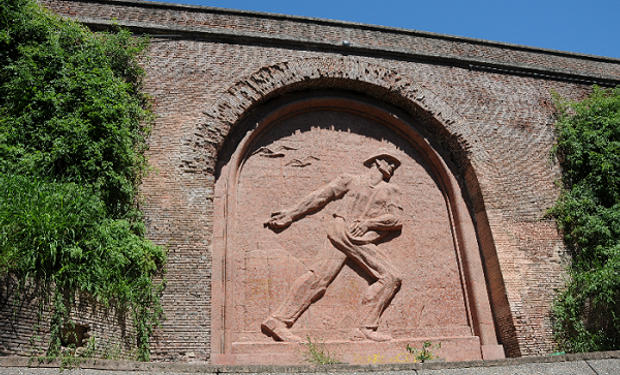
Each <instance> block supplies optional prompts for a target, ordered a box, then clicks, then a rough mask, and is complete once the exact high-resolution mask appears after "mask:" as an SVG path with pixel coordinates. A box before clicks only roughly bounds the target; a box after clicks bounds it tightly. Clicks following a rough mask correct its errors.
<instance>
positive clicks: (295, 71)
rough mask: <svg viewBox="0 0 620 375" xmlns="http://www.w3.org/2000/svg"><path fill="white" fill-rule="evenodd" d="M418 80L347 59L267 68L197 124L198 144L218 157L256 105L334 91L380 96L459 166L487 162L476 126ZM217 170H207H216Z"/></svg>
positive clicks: (231, 90)
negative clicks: (411, 119) (420, 126)
mask: <svg viewBox="0 0 620 375" xmlns="http://www.w3.org/2000/svg"><path fill="white" fill-rule="evenodd" d="M415 81H416V80H415V77H410V76H406V75H403V74H400V73H398V72H396V71H394V70H392V69H389V68H387V67H384V66H380V65H377V64H371V63H368V62H365V61H360V60H357V59H354V58H348V57H342V58H309V59H300V60H293V61H285V62H281V63H278V64H275V65H270V66H265V67H263V68H261V69H259V70H258V71H255V72H253V73H252V74H250V75H249V76H247V77H246V78H244V79H241V80H239V81H238V82H237V83H236V84H235V85H233V86H231V87H230V88H229V89H228V90H226V92H224V93H222V95H221V96H220V98H219V99H218V100H217V101H216V102H215V103H213V104H211V105H210V106H209V107H208V108H207V109H206V111H205V112H204V117H203V118H202V119H200V121H199V122H198V133H199V134H200V138H201V139H200V140H199V141H197V142H196V143H197V144H199V145H200V148H202V149H203V150H204V151H206V152H207V153H209V154H211V155H216V154H217V153H218V152H219V150H220V149H221V148H222V146H223V144H224V141H225V139H226V137H227V135H228V133H229V132H230V130H231V129H232V128H234V126H235V125H236V124H238V123H239V122H240V121H241V120H242V119H243V118H244V117H245V116H246V115H247V114H248V113H249V112H250V111H251V109H252V108H254V107H255V106H256V105H260V104H261V103H264V102H265V101H267V100H269V99H271V98H274V97H277V96H279V95H283V94H286V93H290V92H294V91H301V90H305V89H312V88H321V89H329V88H335V89H344V90H350V91H353V92H360V93H364V94H366V95H369V96H373V97H376V98H378V99H380V100H383V101H386V102H388V103H390V104H393V105H395V106H397V107H399V108H401V109H403V110H405V111H406V112H408V113H409V114H411V115H413V117H414V118H416V119H418V120H420V122H421V123H422V124H423V125H424V126H426V127H427V130H429V131H430V132H431V133H434V134H436V135H437V136H438V138H439V140H440V141H441V142H442V144H443V145H444V147H446V148H447V149H448V151H450V152H451V153H452V155H453V157H454V158H455V162H456V163H457V165H458V166H459V167H460V168H463V167H465V166H466V165H468V164H470V163H473V164H477V162H476V160H475V159H478V160H484V159H486V158H487V157H488V156H487V153H486V151H485V150H484V149H483V148H481V147H479V145H480V144H481V142H479V140H478V136H477V135H476V133H475V132H474V131H473V129H472V127H471V126H470V125H469V124H468V123H466V122H465V121H464V120H462V119H461V117H460V115H459V114H458V113H457V112H456V111H454V110H453V109H452V108H451V107H450V106H449V105H447V104H446V103H445V102H444V101H443V100H441V98H440V97H439V96H438V95H436V94H434V93H433V92H432V91H431V90H428V89H426V88H423V87H421V86H419V85H417V84H416V83H415ZM210 159H211V160H214V158H210ZM203 160H205V161H206V160H209V158H204V159H203ZM213 163H215V162H213ZM214 167H215V166H214V165H209V166H208V168H209V169H211V170H212V169H213V168H214Z"/></svg>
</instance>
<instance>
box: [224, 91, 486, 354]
mask: <svg viewBox="0 0 620 375" xmlns="http://www.w3.org/2000/svg"><path fill="white" fill-rule="evenodd" d="M321 103H323V104H322V105H316V104H315V105H314V106H312V107H311V108H308V107H307V106H306V107H304V106H300V107H299V109H296V110H295V109H293V110H291V109H290V108H289V109H288V110H287V111H284V112H282V113H281V114H279V115H275V116H274V115H272V116H271V117H270V120H268V121H265V123H264V124H262V128H261V125H260V124H259V127H258V128H257V129H256V130H254V131H253V132H250V133H249V135H248V136H246V138H245V140H244V141H242V145H240V147H239V149H238V151H237V153H236V156H235V157H233V158H231V161H230V162H229V165H228V166H227V167H226V168H224V169H223V171H224V172H223V173H222V176H221V177H220V179H221V180H225V181H226V189H225V190H226V192H225V194H224V193H222V196H225V197H226V199H222V203H221V206H223V207H222V208H220V210H221V212H226V215H227V216H228V217H227V218H226V223H225V226H226V228H225V230H224V234H223V237H225V238H223V239H222V241H221V243H220V244H219V247H218V248H219V249H220V250H219V251H220V253H221V254H223V257H224V259H223V261H222V264H225V265H226V266H225V270H224V273H225V276H223V277H224V279H225V280H226V281H225V283H223V285H222V288H221V289H222V296H221V298H220V299H218V298H215V302H216V303H217V302H218V301H219V303H220V304H222V305H225V306H223V307H222V312H223V316H224V317H225V318H224V320H225V322H223V324H222V326H221V328H222V329H223V330H224V333H223V335H222V337H221V341H222V345H221V348H222V351H221V353H220V354H229V355H230V354H232V355H236V362H237V363H269V362H270V361H284V362H286V361H289V362H294V361H295V357H296V356H298V355H299V350H298V349H295V351H291V347H290V346H289V347H287V346H286V345H295V344H291V343H290V342H295V341H298V340H299V339H303V340H304V341H305V340H307V338H310V339H312V340H313V341H322V342H326V343H328V344H330V345H335V346H336V347H338V348H339V350H341V351H343V352H346V353H347V354H346V355H345V357H347V356H348V357H347V358H348V359H349V361H352V359H351V358H353V357H351V356H353V355H354V354H355V355H357V356H358V357H359V358H362V357H363V356H365V355H370V354H372V353H374V352H376V351H377V350H379V349H377V348H380V347H383V348H391V349H389V350H390V353H386V354H385V355H388V356H394V355H395V356H398V354H399V351H400V352H403V351H404V348H405V346H406V344H407V343H408V342H416V341H418V342H419V341H420V340H426V339H430V340H433V341H436V342H440V341H442V340H443V341H444V342H445V343H446V344H444V345H447V347H448V348H450V347H453V349H450V350H452V351H451V352H450V350H448V349H445V350H448V351H447V352H446V355H447V356H448V357H449V359H480V341H479V339H478V337H476V334H475V332H474V331H475V330H474V327H473V326H472V315H471V312H470V308H471V305H470V303H469V302H468V295H467V293H468V292H467V290H468V289H467V288H468V287H467V285H468V284H467V281H466V280H465V279H466V277H467V276H466V275H465V272H464V270H463V265H462V264H461V262H462V260H461V257H462V256H461V255H460V251H462V250H460V249H459V246H460V245H459V241H461V242H462V239H461V240H459V238H458V236H457V233H456V230H455V223H454V221H455V215H454V213H453V212H452V211H453V208H451V206H450V205H451V204H453V203H451V199H450V197H449V196H448V193H447V192H446V188H445V186H444V185H445V181H444V180H445V178H443V179H442V177H441V176H440V175H439V174H440V172H438V166H437V165H435V164H437V162H436V161H434V162H433V161H432V160H431V158H429V156H428V155H427V154H425V153H427V152H428V151H427V150H422V149H421V148H420V147H419V145H416V144H415V142H412V141H411V138H410V136H409V135H408V134H406V133H405V132H403V131H401V130H400V129H398V128H397V127H395V126H393V125H392V124H390V123H389V122H388V121H389V116H388V115H387V114H386V113H385V112H382V111H378V110H377V109H376V108H374V109H372V110H365V108H366V107H364V106H363V105H361V104H359V103H358V104H357V105H350V103H349V105H343V103H344V104H347V103H348V102H347V101H344V102H337V101H336V102H330V101H324V102H321ZM330 103H332V104H330ZM376 155H389V157H383V159H385V160H386V161H387V162H386V164H385V165H388V164H390V163H391V164H394V163H396V164H398V165H391V167H392V170H390V173H387V174H386V173H383V178H382V177H381V176H382V175H381V172H378V173H379V174H378V176H379V178H378V179H376V181H375V182H376V183H377V185H376V186H382V189H383V191H385V192H383V193H376V194H375V193H374V192H375V191H376V189H378V187H374V186H372V187H368V186H366V185H368V184H369V182H368V181H370V179H371V178H370V177H369V176H371V175H372V173H373V171H374V173H377V171H379V170H380V169H381V168H380V167H378V165H379V164H381V163H380V162H379V161H377V160H379V159H380V160H383V159H381V158H377V160H375V159H373V156H376ZM390 158H393V160H395V162H392V161H391V160H392V159H390ZM369 160H370V161H369ZM375 164H377V165H375ZM375 177H376V175H375ZM352 181H353V182H352ZM355 181H357V182H355ZM379 182H380V184H379ZM218 184H219V185H220V186H223V185H224V184H223V182H221V181H220V182H218ZM355 184H357V185H355ZM364 184H366V185H364ZM360 186H361V187H360ZM220 189H222V188H221V187H220ZM364 189H366V190H364ZM369 189H370V190H369ZM372 189H375V190H372ZM362 190H364V191H371V193H368V194H375V195H377V196H378V195H380V194H383V195H384V197H383V198H382V200H381V199H378V198H370V199H366V198H367V197H366V198H365V197H364V194H365V193H364V194H363V193H360V191H362ZM386 192H387V193H386ZM375 195H373V197H375ZM386 197H387V198H386ZM364 199H366V200H364ZM379 200H381V202H383V204H384V206H385V207H386V208H384V209H383V211H381V212H378V213H373V214H367V215H366V218H369V220H370V219H373V220H374V219H377V218H378V217H379V216H381V218H382V220H383V222H382V223H380V224H377V221H378V220H379V219H377V220H374V221H373V220H370V221H372V222H373V223H374V224H373V225H375V226H376V227H374V228H372V229H368V228H364V229H365V230H364V231H363V232H372V230H373V229H374V230H375V232H373V233H375V234H376V233H379V235H377V236H370V234H369V235H367V236H366V237H368V238H370V240H368V241H366V242H364V243H363V244H362V242H359V243H358V242H356V237H355V236H352V235H350V233H352V232H353V229H351V228H352V226H353V225H354V224H353V222H354V221H355V218H354V217H346V216H352V215H353V214H343V213H342V212H344V211H346V212H350V211H352V210H353V211H355V210H357V211H360V210H361V211H364V210H366V211H364V212H368V211H369V209H367V208H361V207H362V205H366V206H364V207H367V206H368V205H372V204H375V203H376V202H378V201H379ZM453 200H454V199H452V201H453ZM347 202H349V203H347ZM351 202H353V203H351ZM359 202H362V203H359ZM386 202H387V203H386ZM347 205H348V206H347ZM343 206H347V207H345V208H343ZM388 206H389V207H388ZM351 207H353V209H352V208H351ZM347 210H348V211H347ZM286 213H288V214H290V216H291V217H290V219H289V220H288V221H287V222H285V223H283V224H282V223H279V224H274V223H275V222H276V221H278V220H280V219H282V218H283V217H284V216H285V215H284V214H286ZM392 214H394V215H392ZM343 216H345V217H343ZM274 218H277V219H278V220H276V219H274ZM392 218H394V219H392ZM390 220H392V221H390ZM394 220H396V221H394ZM285 221H286V220H285ZM358 221H359V220H358ZM370 221H369V222H370ZM379 221H381V220H379ZM457 224H458V223H457ZM381 225H383V226H381ZM339 226H340V227H342V228H344V229H342V230H343V231H344V232H347V231H348V233H349V235H348V238H349V239H350V240H351V241H352V244H349V245H342V243H341V241H340V240H338V239H334V238H335V237H338V234H334V233H335V231H337V230H335V229H334V228H339ZM377 226H378V227H377ZM347 228H348V229H347ZM357 234H358V235H360V236H361V235H363V234H364V233H357ZM369 236H370V237H369ZM345 237H346V235H345ZM359 238H361V237H359ZM343 241H345V240H343ZM346 241H348V240H346ZM346 241H345V242H346ZM370 253H372V254H375V255H369V254H370ZM325 264H328V265H327V266H326V265H325ZM341 264H344V265H343V266H342V267H341V268H340V267H339V265H341ZM330 267H331V269H330ZM388 268H389V270H387V271H386V269H388ZM377 270H379V271H377ZM321 278H324V279H329V280H327V281H325V280H324V281H319V279H321ZM395 279H398V280H396V282H395V281H394V280H395ZM309 280H310V281H309ZM332 280H333V281H332ZM386 280H387V281H386ZM390 282H391V283H392V284H390ZM382 283H384V284H386V285H387V286H385V287H384V288H383V289H381V285H382ZM380 284H381V285H380ZM388 284H389V285H388ZM390 285H391V286H390ZM380 289H381V291H379V290H380ZM384 289H385V290H384ZM387 289H390V290H387ZM296 291H297V292H296ZM295 293H297V294H298V295H302V294H304V295H305V297H304V296H301V297H299V298H298V297H295V296H292V294H295ZM308 293H309V294H308ZM373 293H374V294H375V295H376V296H378V297H376V298H375V297H373ZM304 298H306V299H307V301H306V302H303V301H302V300H303V299H304ZM372 298H375V300H379V299H383V300H382V301H378V302H377V303H376V304H375V305H376V306H379V305H381V306H380V307H377V308H375V310H377V309H378V310H380V311H376V314H375V313H373V312H372V311H371V310H372V309H373V308H372V307H370V308H369V307H368V305H369V299H372ZM304 304H305V306H302V305H304ZM370 304H372V302H370ZM283 306H284V307H283ZM283 309H284V310H286V309H288V310H290V311H295V310H296V309H298V310H299V311H298V312H297V313H295V314H294V315H295V316H294V317H293V318H291V316H292V315H291V314H289V315H291V316H287V317H284V315H286V314H283V313H282V311H283ZM369 311H370V312H369ZM372 314H375V315H376V316H377V319H375V320H374V321H375V322H377V324H376V325H373V324H372V323H368V319H369V315H372ZM370 320H372V319H370ZM360 332H361V333H360ZM459 338H460V339H459ZM455 340H456V341H455ZM459 340H462V342H460V341H459ZM289 341H290V342H289ZM378 343H382V345H383V346H380V347H378V346H376V344H378ZM274 345H275V346H274ZM278 345H280V346H278ZM297 345H299V344H297ZM342 345H344V346H342ZM347 345H353V346H347ZM401 346H402V347H401ZM274 347H275V348H276V349H273V348H274ZM269 348H271V349H269ZM278 348H279V349H278ZM356 348H357V349H356ZM360 348H365V349H363V350H362V349H360ZM399 348H400V349H399ZM444 348H445V346H444ZM261 350H263V351H265V352H270V353H273V350H276V352H278V350H280V351H281V352H282V353H283V354H282V356H281V357H277V356H276V357H273V356H271V357H270V358H272V359H271V360H266V359H265V357H263V359H262V360H259V359H256V358H252V355H253V354H252V353H257V352H260V351H261ZM360 350H361V351H362V352H363V353H361V354H360ZM385 350H387V349H385ZM366 352H368V353H366ZM285 353H286V354H285ZM295 353H297V354H295ZM459 353H460V354H459ZM463 353H465V354H463ZM467 353H468V354H467ZM472 353H473V354H472ZM360 356H362V357H360ZM349 357H350V358H349ZM444 357H445V355H444ZM364 358H365V357H364ZM395 358H396V357H395ZM272 363H273V362H272Z"/></svg>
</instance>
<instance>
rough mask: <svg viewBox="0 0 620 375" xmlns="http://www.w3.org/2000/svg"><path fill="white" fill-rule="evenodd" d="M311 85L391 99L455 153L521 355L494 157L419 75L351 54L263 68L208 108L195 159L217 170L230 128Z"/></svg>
mask: <svg viewBox="0 0 620 375" xmlns="http://www.w3.org/2000/svg"><path fill="white" fill-rule="evenodd" d="M308 89H323V90H325V89H339V90H347V91H351V92H357V93H362V94H365V95H368V96H371V97H375V98H377V99H379V100H382V101H385V102H387V103H389V104H392V105H394V106H396V107H398V108H400V109H402V110H404V111H405V112H407V113H408V114H410V115H411V116H412V117H413V118H415V119H416V120H418V121H419V122H420V123H421V124H422V125H423V126H424V127H425V129H426V130H427V131H429V132H430V133H431V134H433V135H434V137H435V138H436V139H437V140H438V141H439V142H440V143H441V144H442V146H443V147H444V148H445V149H447V151H449V152H450V153H451V156H452V160H453V161H454V162H455V164H456V166H457V168H458V170H459V172H460V174H461V177H462V180H463V181H461V182H462V183H463V184H464V185H465V186H463V188H466V190H467V191H468V192H469V195H470V198H471V201H472V203H473V208H471V207H470V209H469V211H470V212H469V214H470V215H471V216H472V217H474V220H475V222H476V227H477V230H476V231H477V237H478V241H479V243H480V247H481V250H482V258H483V259H484V262H483V266H484V271H485V274H486V277H487V285H488V291H489V299H490V304H491V308H492V310H493V311H492V313H493V316H494V319H493V320H494V321H495V325H496V332H497V334H498V336H499V337H498V338H499V342H500V343H501V344H504V346H505V347H506V351H507V354H508V355H510V356H519V355H520V353H519V352H518V346H516V345H514V343H516V341H515V340H516V338H515V336H514V332H515V331H514V324H513V318H512V315H511V313H510V308H509V305H508V300H507V297H506V293H505V289H504V283H503V278H502V276H501V269H500V267H499V263H498V262H497V255H496V249H495V245H494V242H493V238H492V236H491V232H490V229H489V224H488V219H487V215H486V211H485V208H484V201H483V197H482V193H481V189H480V187H479V183H478V178H477V174H478V173H477V171H478V172H479V171H484V169H485V168H486V167H487V165H488V164H487V163H485V160H488V158H489V156H488V154H487V152H486V150H484V149H483V148H482V147H480V145H481V144H482V143H481V142H480V141H479V139H478V136H477V134H476V133H475V132H474V129H473V128H472V126H471V125H470V124H469V123H467V122H466V121H465V120H464V119H462V118H461V117H460V115H459V114H458V113H457V112H456V111H454V110H453V109H452V108H451V107H450V106H449V105H447V104H446V103H445V102H444V101H443V100H442V99H441V98H440V97H439V96H438V95H436V94H434V93H433V92H432V91H430V90H428V89H426V88H423V87H421V86H419V85H417V84H416V83H415V79H414V77H411V76H406V75H402V74H400V73H398V72H396V71H394V70H392V69H389V68H387V67H384V66H380V65H377V64H371V63H368V62H365V61H360V60H357V59H354V58H349V57H341V58H310V59H300V60H294V61H287V62H281V63H278V64H274V65H271V66H266V67H263V68H261V69H259V70H258V71H255V72H254V73H252V74H250V75H249V76H247V77H246V78H245V79H242V80H239V81H238V82H237V83H236V84H235V85H233V86H231V87H230V88H229V89H228V90H227V91H226V92H224V93H222V95H221V96H220V97H219V99H218V100H217V101H216V102H215V103H213V104H212V105H210V106H209V108H208V109H207V110H206V111H205V112H204V117H203V118H201V119H200V121H199V122H198V128H197V132H196V134H195V136H194V142H193V146H194V149H195V150H196V151H199V152H200V153H205V154H203V155H196V158H195V161H196V162H199V164H202V165H201V166H200V167H202V168H204V167H206V168H207V172H208V173H213V172H214V171H215V170H216V163H217V160H218V157H212V156H213V155H219V153H220V150H222V148H223V146H224V143H225V141H226V139H227V137H228V135H229V134H230V132H231V130H232V129H234V128H235V126H237V125H238V124H240V123H242V122H243V121H244V120H245V119H246V118H247V117H248V116H250V115H251V113H252V110H253V109H255V108H257V107H258V106H260V105H261V104H264V103H265V102H267V101H269V100H270V99H273V98H276V97H278V96H281V95H284V94H287V93H294V92H298V91H303V90H308ZM209 160H210V161H211V162H210V163H211V164H209ZM199 169H201V168H199ZM194 171H195V169H194ZM466 211H467V209H466Z"/></svg>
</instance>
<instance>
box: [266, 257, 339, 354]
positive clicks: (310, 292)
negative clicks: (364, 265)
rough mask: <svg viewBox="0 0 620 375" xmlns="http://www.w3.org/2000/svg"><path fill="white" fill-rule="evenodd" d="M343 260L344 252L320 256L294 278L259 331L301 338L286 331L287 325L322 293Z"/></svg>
mask: <svg viewBox="0 0 620 375" xmlns="http://www.w3.org/2000/svg"><path fill="white" fill-rule="evenodd" d="M346 259H347V256H346V255H345V254H343V253H341V252H339V251H332V253H331V254H330V256H329V257H328V258H324V259H323V260H321V261H320V262H319V263H318V264H317V265H316V267H313V268H312V269H311V270H310V271H307V272H306V273H304V274H303V275H301V276H300V277H299V278H297V280H295V283H293V286H292V287H291V289H290V290H289V292H288V294H287V296H286V299H285V300H284V302H283V303H282V304H281V305H280V307H278V309H277V310H276V311H275V312H274V313H273V314H272V315H271V316H270V317H269V318H268V319H267V320H265V321H264V322H263V324H262V326H261V327H262V328H263V330H265V331H267V333H269V334H270V335H271V336H272V337H273V338H274V339H276V340H278V341H289V342H299V341H301V338H300V337H298V336H295V335H294V334H293V333H292V332H291V331H290V327H291V326H292V325H293V324H294V323H295V322H296V321H297V319H299V317H300V316H301V314H303V312H304V311H306V309H308V307H310V305H311V304H312V302H314V301H316V300H317V299H319V298H320V297H321V296H322V295H323V294H324V293H325V290H326V289H327V287H328V286H329V284H330V283H331V282H332V281H333V280H334V278H335V277H336V275H338V273H339V272H340V270H341V269H342V266H344V263H345V261H346Z"/></svg>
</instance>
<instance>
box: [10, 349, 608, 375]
mask: <svg viewBox="0 0 620 375" xmlns="http://www.w3.org/2000/svg"><path fill="white" fill-rule="evenodd" d="M602 359H620V350H619V351H607V352H593V353H574V354H564V355H551V356H546V357H542V356H541V357H522V358H506V359H494V360H481V361H462V362H442V361H430V362H426V363H399V364H395V363H392V364H370V365H349V364H336V365H293V366H262V365H243V366H240V365H210V364H206V363H171V362H136V361H120V360H110V359H87V360H84V361H83V362H82V363H81V364H80V365H79V368H82V369H94V370H115V371H152V372H176V373H213V374H244V373H335V372H341V373H354V372H386V371H407V370H441V369H465V368H480V367H497V366H514V365H525V364H532V363H560V362H579V361H589V360H602ZM3 367H30V368H60V367H61V366H60V361H59V360H54V361H52V362H42V363H39V362H38V361H37V360H36V359H33V360H31V359H30V358H28V357H15V356H6V357H2V356H0V368H3Z"/></svg>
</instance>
